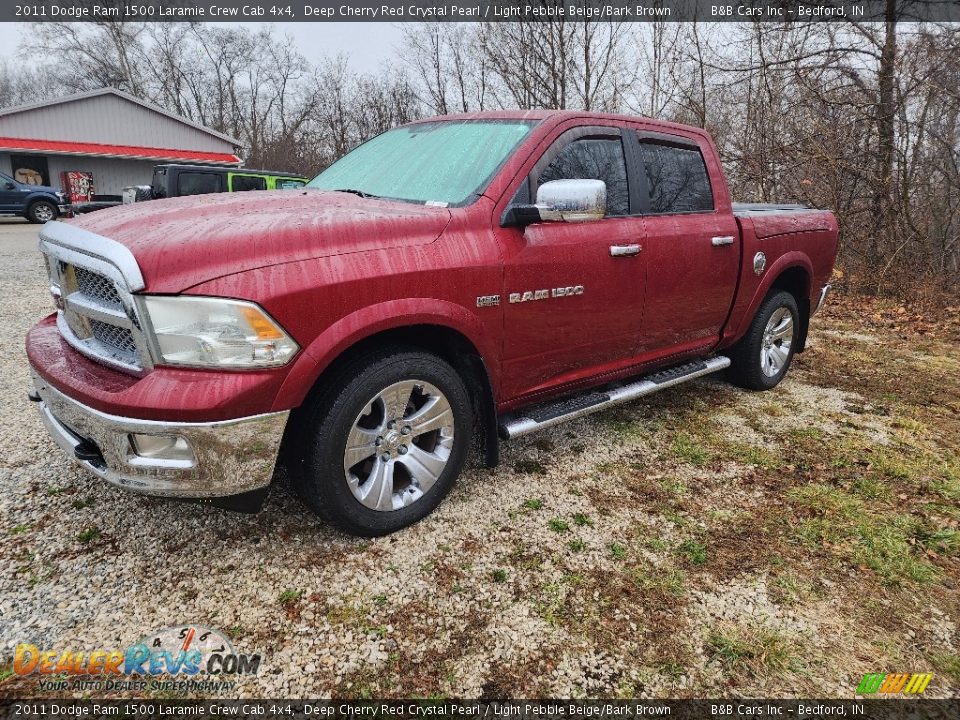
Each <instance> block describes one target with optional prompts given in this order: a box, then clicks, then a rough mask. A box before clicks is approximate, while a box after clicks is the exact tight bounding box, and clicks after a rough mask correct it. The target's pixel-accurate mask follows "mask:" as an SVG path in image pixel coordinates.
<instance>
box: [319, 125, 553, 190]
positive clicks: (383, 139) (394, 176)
mask: <svg viewBox="0 0 960 720" xmlns="http://www.w3.org/2000/svg"><path fill="white" fill-rule="evenodd" d="M534 124H535V123H533V122H527V121H524V120H480V121H477V120H468V121H464V120H441V121H438V122H428V123H417V124H416V125H407V126H405V127H400V128H396V129H394V130H389V131H387V132H385V133H383V134H382V135H378V136H377V137H375V138H373V139H372V140H370V141H369V142H366V143H364V144H363V145H361V146H360V147H358V148H356V149H355V150H353V151H351V152H349V153H347V154H346V155H344V156H343V157H342V158H340V159H339V160H337V161H336V162H335V163H334V164H333V165H331V166H330V167H328V168H327V169H326V170H324V171H323V172H322V173H320V174H319V175H317V177H315V178H314V179H313V180H311V181H310V182H309V183H308V185H307V187H312V188H319V189H321V190H349V191H353V192H357V193H358V194H361V193H362V194H365V195H371V196H376V197H384V198H391V199H395V200H408V201H410V202H422V203H426V202H433V203H446V204H448V205H460V204H463V203H464V202H466V201H467V200H468V199H469V198H470V196H471V195H475V194H478V193H480V192H482V191H483V189H484V188H485V187H486V185H487V183H488V182H490V179H491V178H492V177H493V174H494V173H495V172H496V171H497V169H498V168H499V167H500V166H501V165H502V164H503V162H504V161H505V160H506V159H507V157H509V155H510V153H511V152H512V151H513V149H514V148H515V147H517V145H519V144H520V141H521V140H523V139H524V138H525V137H526V136H527V134H528V133H529V132H530V129H531V128H532V127H533V126H534Z"/></svg>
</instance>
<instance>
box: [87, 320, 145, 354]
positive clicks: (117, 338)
mask: <svg viewBox="0 0 960 720" xmlns="http://www.w3.org/2000/svg"><path fill="white" fill-rule="evenodd" d="M90 332H91V334H92V335H93V337H94V338H96V339H97V340H98V341H99V342H101V343H102V344H103V345H105V346H107V347H109V348H113V349H114V350H116V351H117V352H119V353H122V354H123V355H126V356H128V357H129V358H130V359H131V360H138V359H139V358H137V343H136V341H135V340H134V339H133V333H132V332H130V330H128V329H127V328H122V327H117V326H116V325H109V324H107V323H105V322H100V321H99V320H91V321H90Z"/></svg>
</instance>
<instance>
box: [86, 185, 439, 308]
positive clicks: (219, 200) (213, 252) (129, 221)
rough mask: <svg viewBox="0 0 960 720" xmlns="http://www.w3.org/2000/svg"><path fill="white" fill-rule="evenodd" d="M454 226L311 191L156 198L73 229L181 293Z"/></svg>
mask: <svg viewBox="0 0 960 720" xmlns="http://www.w3.org/2000/svg"><path fill="white" fill-rule="evenodd" d="M449 220H450V211H449V210H447V209H445V208H437V207H424V206H423V205H413V204H408V203H401V202H396V201H390V200H376V199H365V198H361V197H357V196H356V195H350V194H347V193H340V192H327V191H321V190H311V189H308V190H296V191H294V190H280V191H268V192H244V193H221V194H216V195H202V196H193V197H183V198H173V199H170V200H149V201H144V202H139V203H134V204H132V205H124V206H121V207H117V208H111V209H109V210H101V211H99V212H95V213H91V214H89V215H85V216H83V217H82V218H78V219H76V220H73V221H71V224H73V225H76V226H78V227H81V228H83V229H84V230H88V231H90V232H93V233H97V234H98V235H102V236H104V237H107V238H110V239H111V240H116V241H117V242H119V243H121V244H122V245H125V246H126V247H127V248H128V249H129V250H130V251H131V252H132V253H133V255H134V257H135V258H136V259H137V263H138V264H139V265H140V272H141V273H142V274H143V278H144V281H145V283H146V291H147V292H154V293H177V292H182V291H184V290H186V289H187V288H190V287H192V286H194V285H197V284H199V283H202V282H206V281H208V280H213V279H214V278H218V277H222V276H224V275H232V274H234V273H238V272H243V271H245V270H253V269H255V268H259V267H265V266H269V265H278V264H281V263H288V262H296V261H301V260H308V259H310V258H317V257H325V256H330V255H341V254H346V253H356V252H363V251H369V250H378V249H386V248H402V247H406V246H411V245H424V244H427V243H431V242H433V241H434V240H436V239H437V238H438V237H439V236H440V233H441V232H443V229H444V227H446V225H447V223H448V222H449Z"/></svg>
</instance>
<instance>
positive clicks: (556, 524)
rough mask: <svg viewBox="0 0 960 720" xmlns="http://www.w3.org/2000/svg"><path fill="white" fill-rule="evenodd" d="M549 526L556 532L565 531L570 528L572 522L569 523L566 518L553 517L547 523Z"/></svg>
mask: <svg viewBox="0 0 960 720" xmlns="http://www.w3.org/2000/svg"><path fill="white" fill-rule="evenodd" d="M547 527H549V528H550V529H551V530H553V531H554V532H555V533H565V532H566V531H567V530H569V529H570V523H568V522H567V521H566V520H561V519H560V518H551V519H550V522H548V523H547Z"/></svg>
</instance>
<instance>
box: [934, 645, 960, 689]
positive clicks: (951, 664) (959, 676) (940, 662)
mask: <svg viewBox="0 0 960 720" xmlns="http://www.w3.org/2000/svg"><path fill="white" fill-rule="evenodd" d="M930 660H931V661H932V662H933V666H934V667H935V668H936V669H937V670H939V671H940V672H942V673H943V674H944V675H947V676H948V677H949V678H950V679H951V680H953V682H955V683H960V655H957V654H956V653H947V652H941V653H935V654H933V655H931V656H930Z"/></svg>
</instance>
